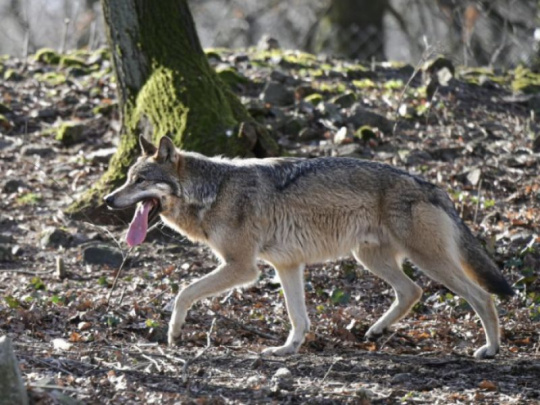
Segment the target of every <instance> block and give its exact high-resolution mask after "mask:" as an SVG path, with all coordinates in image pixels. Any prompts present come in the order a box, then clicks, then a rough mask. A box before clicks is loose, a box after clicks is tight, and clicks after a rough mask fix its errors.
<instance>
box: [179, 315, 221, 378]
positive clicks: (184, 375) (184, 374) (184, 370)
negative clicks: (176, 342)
mask: <svg viewBox="0 0 540 405" xmlns="http://www.w3.org/2000/svg"><path fill="white" fill-rule="evenodd" d="M216 320H217V317H214V319H212V324H211V325H210V329H209V330H208V333H207V334H206V346H205V347H204V348H203V349H202V350H200V351H199V353H197V354H196V355H195V357H193V358H192V359H188V360H187V361H186V362H185V363H184V367H182V382H183V383H184V384H185V383H187V381H188V367H189V366H190V365H191V364H192V363H194V362H195V360H197V359H198V358H199V357H201V356H202V355H203V354H204V353H205V352H206V351H207V350H208V349H210V345H211V344H212V340H211V339H210V338H211V336H212V332H213V331H214V326H215V325H216Z"/></svg>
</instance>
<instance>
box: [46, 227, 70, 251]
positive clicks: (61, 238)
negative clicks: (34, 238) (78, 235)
mask: <svg viewBox="0 0 540 405" xmlns="http://www.w3.org/2000/svg"><path fill="white" fill-rule="evenodd" d="M72 241H73V236H71V235H70V234H69V232H67V231H65V230H63V229H61V228H54V227H50V228H47V229H45V230H44V231H43V232H42V233H41V240H40V244H41V247H43V248H49V247H56V248H57V247H60V246H62V247H65V248H67V247H69V246H71V242H72Z"/></svg>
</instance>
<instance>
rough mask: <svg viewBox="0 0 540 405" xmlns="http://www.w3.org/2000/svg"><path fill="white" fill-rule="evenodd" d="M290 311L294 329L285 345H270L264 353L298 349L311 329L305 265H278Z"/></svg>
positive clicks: (286, 351)
mask: <svg viewBox="0 0 540 405" xmlns="http://www.w3.org/2000/svg"><path fill="white" fill-rule="evenodd" d="M276 271H277V272H278V275H279V278H280V280H281V285H282V287H283V292H284V294H285V303H286V304H287V311H288V312H289V319H290V321H291V326H292V329H291V331H290V333H289V337H288V338H287V341H286V342H285V344H284V345H283V346H277V347H269V348H267V349H265V350H263V354H273V355H274V356H286V355H288V354H293V353H296V352H297V351H298V349H299V348H300V345H301V344H302V343H303V342H304V337H305V335H306V333H307V332H308V331H309V318H308V314H307V310H306V300H305V297H304V265H303V264H302V265H296V266H287V267H280V268H278V267H276Z"/></svg>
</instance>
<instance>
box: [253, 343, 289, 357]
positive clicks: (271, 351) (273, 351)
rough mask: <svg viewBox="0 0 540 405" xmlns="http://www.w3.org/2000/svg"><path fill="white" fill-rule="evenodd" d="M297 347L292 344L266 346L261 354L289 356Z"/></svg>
mask: <svg viewBox="0 0 540 405" xmlns="http://www.w3.org/2000/svg"><path fill="white" fill-rule="evenodd" d="M297 350H298V349H297V348H295V347H294V346H293V345H285V346H276V347H267V348H266V349H264V350H263V351H262V352H261V354H262V355H263V356H289V355H291V354H295V353H296V351H297Z"/></svg>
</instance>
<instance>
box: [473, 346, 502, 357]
mask: <svg viewBox="0 0 540 405" xmlns="http://www.w3.org/2000/svg"><path fill="white" fill-rule="evenodd" d="M497 353H499V348H498V347H497V346H488V345H485V346H482V347H481V348H480V349H478V350H477V351H475V352H474V357H475V358H477V359H492V358H493V357H495V355H496V354H497Z"/></svg>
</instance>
